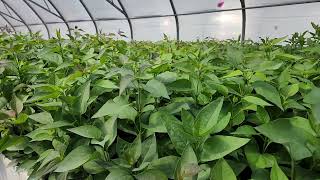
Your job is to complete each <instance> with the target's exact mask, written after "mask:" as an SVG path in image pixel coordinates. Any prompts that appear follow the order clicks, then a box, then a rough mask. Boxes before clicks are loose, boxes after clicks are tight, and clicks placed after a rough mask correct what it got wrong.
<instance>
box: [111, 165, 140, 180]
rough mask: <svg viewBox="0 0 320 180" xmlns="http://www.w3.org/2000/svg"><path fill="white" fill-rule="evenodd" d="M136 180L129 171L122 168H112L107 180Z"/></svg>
mask: <svg viewBox="0 0 320 180" xmlns="http://www.w3.org/2000/svg"><path fill="white" fill-rule="evenodd" d="M119 179H121V180H134V178H133V176H132V175H131V174H130V172H128V171H127V170H124V169H120V168H112V169H111V170H110V174H109V175H108V176H107V178H106V179H105V180H119Z"/></svg>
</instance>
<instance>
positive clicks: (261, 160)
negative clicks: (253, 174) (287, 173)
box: [244, 142, 276, 170]
mask: <svg viewBox="0 0 320 180" xmlns="http://www.w3.org/2000/svg"><path fill="white" fill-rule="evenodd" d="M255 143H256V142H255ZM255 143H250V144H248V145H246V146H245V148H244V152H245V155H246V158H247V160H248V163H249V166H250V168H251V169H253V170H254V169H265V168H270V167H272V166H273V164H274V163H275V162H276V158H275V157H274V156H272V155H271V154H267V153H263V154H261V153H260V152H259V148H258V146H257V144H255Z"/></svg>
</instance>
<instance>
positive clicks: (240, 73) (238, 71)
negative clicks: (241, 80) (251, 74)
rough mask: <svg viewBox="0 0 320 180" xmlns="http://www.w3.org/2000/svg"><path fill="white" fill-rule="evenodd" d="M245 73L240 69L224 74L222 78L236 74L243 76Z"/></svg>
mask: <svg viewBox="0 0 320 180" xmlns="http://www.w3.org/2000/svg"><path fill="white" fill-rule="evenodd" d="M242 74H243V73H242V71H240V70H235V71H232V72H230V73H229V74H227V75H225V76H223V77H222V78H231V77H235V76H241V75H242Z"/></svg>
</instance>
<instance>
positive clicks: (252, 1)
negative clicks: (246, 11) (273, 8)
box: [245, 0, 302, 7]
mask: <svg viewBox="0 0 320 180" xmlns="http://www.w3.org/2000/svg"><path fill="white" fill-rule="evenodd" d="M301 1H302V0H259V1H257V0H246V1H245V2H246V6H247V7H250V6H262V5H271V4H283V3H298V2H301Z"/></svg>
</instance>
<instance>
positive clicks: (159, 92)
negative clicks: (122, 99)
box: [144, 79, 170, 99]
mask: <svg viewBox="0 0 320 180" xmlns="http://www.w3.org/2000/svg"><path fill="white" fill-rule="evenodd" d="M144 89H145V90H146V91H148V92H149V93H151V95H152V96H153V97H157V98H159V97H164V98H166V99H170V97H169V95H168V92H167V88H166V86H165V85H164V84H163V83H162V82H160V81H158V80H155V79H153V80H150V81H148V82H147V84H146V86H145V87H144Z"/></svg>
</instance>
